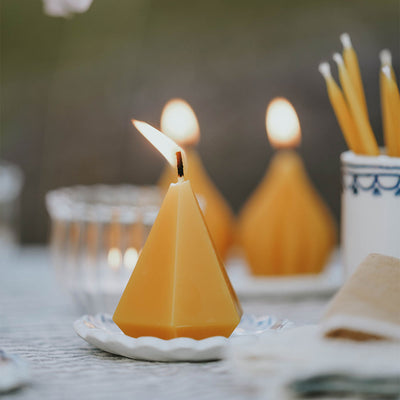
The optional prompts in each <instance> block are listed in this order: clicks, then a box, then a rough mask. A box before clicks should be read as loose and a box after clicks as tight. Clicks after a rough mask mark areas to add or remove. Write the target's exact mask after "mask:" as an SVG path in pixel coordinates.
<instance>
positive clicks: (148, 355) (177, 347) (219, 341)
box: [74, 314, 292, 361]
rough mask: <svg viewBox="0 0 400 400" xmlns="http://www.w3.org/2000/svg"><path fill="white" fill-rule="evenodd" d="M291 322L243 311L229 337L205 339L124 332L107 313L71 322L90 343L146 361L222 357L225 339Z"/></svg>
mask: <svg viewBox="0 0 400 400" xmlns="http://www.w3.org/2000/svg"><path fill="white" fill-rule="evenodd" d="M290 325H292V324H291V323H290V322H289V321H287V320H278V319H276V318H274V317H269V316H266V317H259V318H256V317H254V316H252V315H243V317H242V320H241V321H240V324H239V325H238V326H237V328H236V329H235V330H234V332H233V333H232V335H231V336H230V337H229V338H225V337H223V336H213V337H210V338H207V339H202V340H195V339H191V338H176V339H170V340H163V339H159V338H156V337H149V336H143V337H139V338H132V337H129V336H126V335H125V334H124V333H123V332H122V331H121V330H120V329H119V328H118V326H117V325H116V324H115V323H114V321H113V320H112V318H111V316H110V315H108V314H97V315H96V316H91V315H84V316H83V317H81V318H79V319H78V320H76V321H75V322H74V329H75V332H76V333H77V334H78V335H79V336H80V337H81V338H82V339H84V340H86V341H87V342H88V343H90V344H92V345H93V346H95V347H97V348H99V349H101V350H104V351H107V352H109V353H112V354H118V355H120V356H124V357H128V358H134V359H138V360H148V361H210V360H218V359H221V358H222V357H223V354H224V349H225V347H226V346H227V344H228V343H229V341H246V342H248V341H249V340H254V339H255V338H257V336H260V335H262V334H263V333H264V332H266V331H269V330H271V329H272V330H282V329H284V328H286V327H288V326H290Z"/></svg>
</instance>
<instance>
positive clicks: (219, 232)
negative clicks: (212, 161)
mask: <svg viewBox="0 0 400 400" xmlns="http://www.w3.org/2000/svg"><path fill="white" fill-rule="evenodd" d="M161 131H162V132H163V133H164V134H166V135H167V136H169V137H170V138H172V139H173V140H174V141H176V142H177V143H178V144H179V145H181V146H182V147H183V148H184V149H185V151H186V170H185V176H186V177H187V179H189V180H190V182H191V184H192V187H193V190H194V192H195V193H196V195H199V199H200V203H202V200H203V204H202V209H203V213H204V218H205V220H206V223H207V227H208V229H209V231H210V234H211V237H212V238H213V241H214V244H215V247H216V249H217V251H218V253H219V255H220V256H221V258H222V259H225V258H226V255H227V252H228V250H229V247H230V246H231V244H232V241H233V232H234V217H233V213H232V211H231V209H230V207H229V205H228V204H227V203H226V201H225V199H224V198H223V197H222V195H221V194H220V193H219V191H218V189H217V188H216V187H215V185H214V184H213V182H212V181H211V179H210V177H209V176H208V174H207V172H206V170H205V168H204V166H203V164H202V162H201V159H200V157H199V156H198V154H197V152H196V151H195V150H194V146H195V144H196V143H197V142H198V140H199V138H200V130H199V125H198V122H197V118H196V115H195V113H194V111H193V110H192V108H191V107H190V105H189V104H188V103H187V102H185V101H184V100H182V99H172V100H170V101H169V102H168V103H167V104H166V105H165V107H164V109H163V112H162V115H161ZM175 180H176V172H175V168H174V167H171V166H170V165H168V166H167V167H166V168H165V170H164V172H163V174H162V175H161V177H160V180H159V186H160V187H161V188H162V189H164V190H167V189H168V187H169V185H170V183H171V182H174V181H175Z"/></svg>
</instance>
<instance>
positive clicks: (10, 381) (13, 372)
mask: <svg viewBox="0 0 400 400" xmlns="http://www.w3.org/2000/svg"><path fill="white" fill-rule="evenodd" d="M29 375H30V374H29V369H28V366H27V364H26V363H25V362H24V361H23V360H21V359H20V358H19V357H17V356H16V355H14V354H8V353H6V352H4V351H3V350H0V394H2V393H6V392H9V391H11V390H15V389H17V388H19V387H21V386H24V385H26V384H27V383H28V381H29Z"/></svg>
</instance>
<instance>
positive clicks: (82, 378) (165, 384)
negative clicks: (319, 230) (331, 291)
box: [0, 247, 327, 400]
mask: <svg viewBox="0 0 400 400" xmlns="http://www.w3.org/2000/svg"><path fill="white" fill-rule="evenodd" d="M326 301H327V299H308V300H304V301H299V300H296V301H289V300H286V301H283V300H279V301H278V300H275V301H273V300H258V301H252V302H245V303H242V305H243V308H244V310H245V312H248V313H254V314H257V315H266V314H270V315H276V316H277V317H281V318H288V319H290V320H292V321H294V322H295V323H296V324H306V323H312V322H316V321H317V320H318V318H319V317H320V315H321V313H322V311H323V308H324V306H325V304H326ZM80 314H81V313H80V311H79V310H77V309H76V308H75V307H74V305H73V304H72V302H71V300H70V299H69V297H68V296H67V294H65V293H63V292H62V290H60V289H59V287H58V286H57V284H56V283H55V280H54V276H53V274H52V269H51V263H50V259H49V256H48V252H47V250H46V249H45V248H41V247H39V248H23V249H22V250H21V251H20V252H19V253H18V254H15V255H14V256H10V257H8V258H2V259H1V260H0V348H2V349H4V350H5V351H7V352H10V353H14V354H17V355H19V356H21V357H22V358H24V359H25V360H26V361H27V362H28V363H29V365H30V367H31V371H32V379H31V383H30V385H28V386H27V387H25V388H23V389H21V390H19V391H16V392H13V393H11V394H8V395H6V396H4V398H10V399H15V400H19V399H42V400H46V399H113V400H117V399H132V400H133V399H135V400H136V399H140V400H141V399H171V400H172V399H173V400H179V399H230V400H235V399H250V400H251V399H256V398H257V396H256V394H255V393H253V392H252V391H251V390H250V389H249V388H245V387H243V386H240V385H239V384H237V382H236V380H235V379H234V377H233V375H231V372H230V370H229V365H228V364H227V363H226V362H225V361H219V362H209V363H174V364H167V363H154V362H143V361H134V360H130V359H127V358H123V357H119V356H113V355H111V354H107V353H105V352H103V351H100V350H97V349H95V348H93V347H92V346H90V345H89V344H87V343H86V342H84V341H83V340H82V339H80V338H79V337H78V336H77V335H76V334H75V332H74V331H73V329H72V323H73V321H74V320H75V319H77V318H78V317H79V316H80Z"/></svg>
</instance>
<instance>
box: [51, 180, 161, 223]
mask: <svg viewBox="0 0 400 400" xmlns="http://www.w3.org/2000/svg"><path fill="white" fill-rule="evenodd" d="M161 199H162V194H161V190H160V189H159V188H158V187H157V186H155V185H133V184H118V185H106V184H94V185H75V186H68V187H61V188H58V189H54V190H50V191H49V192H47V193H46V196H45V202H46V208H47V211H48V213H49V215H50V217H51V218H52V219H56V220H64V221H71V222H72V221H94V222H120V223H131V222H136V221H138V219H139V218H145V217H146V215H148V214H152V215H153V214H154V213H155V212H158V210H159V207H160V205H161Z"/></svg>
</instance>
